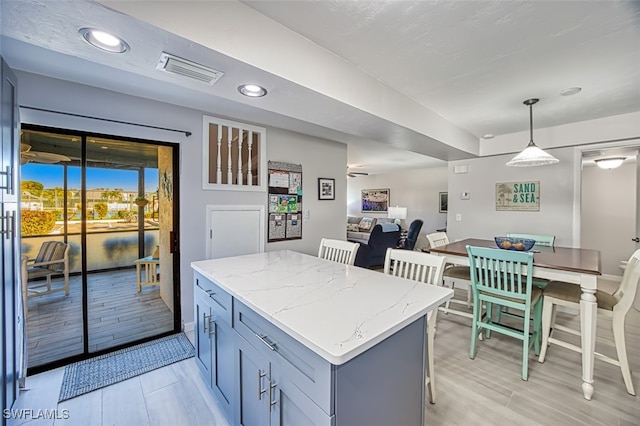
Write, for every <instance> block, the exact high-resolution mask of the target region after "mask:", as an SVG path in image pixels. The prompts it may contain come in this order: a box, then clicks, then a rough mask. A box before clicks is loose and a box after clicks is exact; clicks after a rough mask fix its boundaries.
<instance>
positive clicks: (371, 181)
mask: <svg viewBox="0 0 640 426" xmlns="http://www.w3.org/2000/svg"><path fill="white" fill-rule="evenodd" d="M377 188H389V198H390V200H389V201H390V204H391V205H392V206H400V207H407V219H406V220H405V221H403V222H404V223H403V227H404V228H405V229H406V228H408V226H409V224H410V223H411V221H412V220H414V219H422V220H423V221H424V224H423V225H422V230H421V231H420V237H419V239H418V242H417V243H416V247H417V248H420V247H427V246H428V243H427V239H426V237H425V235H426V234H427V233H431V232H435V230H436V229H440V228H444V227H445V226H446V220H447V215H446V214H445V213H439V211H438V210H439V193H440V192H447V168H446V167H433V168H427V169H415V170H406V171H402V172H398V173H387V174H381V175H371V176H359V177H356V178H350V179H348V181H347V215H348V216H363V215H365V214H363V213H362V212H361V210H360V209H361V204H360V191H361V190H363V189H377ZM366 216H370V217H387V215H386V213H378V214H376V213H366Z"/></svg>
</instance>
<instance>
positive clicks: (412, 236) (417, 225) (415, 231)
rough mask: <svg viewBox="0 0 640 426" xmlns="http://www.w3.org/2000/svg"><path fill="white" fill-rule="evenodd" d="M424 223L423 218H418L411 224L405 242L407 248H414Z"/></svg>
mask: <svg viewBox="0 0 640 426" xmlns="http://www.w3.org/2000/svg"><path fill="white" fill-rule="evenodd" d="M423 223H424V222H423V221H422V220H421V219H416V220H414V221H413V222H411V225H409V231H407V238H406V239H405V242H404V249H405V250H413V248H414V247H415V246H416V242H417V241H418V235H420V230H421V229H422V224H423Z"/></svg>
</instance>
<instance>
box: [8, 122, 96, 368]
mask: <svg viewBox="0 0 640 426" xmlns="http://www.w3.org/2000/svg"><path fill="white" fill-rule="evenodd" d="M20 148H21V163H22V166H21V184H20V186H21V192H22V200H21V206H20V207H21V214H22V250H21V254H22V256H23V257H26V258H28V259H34V260H35V259H36V258H37V257H38V253H39V251H40V249H41V248H42V247H43V244H44V243H47V242H50V241H61V242H64V243H67V244H69V245H70V249H69V255H68V256H69V263H68V264H69V272H70V274H71V275H70V276H69V280H68V282H69V286H68V288H69V292H68V294H67V292H66V289H65V277H64V273H62V271H63V268H62V269H60V270H59V271H60V272H58V273H55V274H53V275H51V277H50V283H49V282H48V280H47V278H46V277H42V276H40V277H38V276H37V275H38V274H37V273H35V274H34V273H29V272H28V273H27V276H28V281H27V282H26V283H24V284H23V292H24V293H26V306H25V308H26V320H27V348H28V350H27V360H28V361H27V367H28V368H32V367H34V366H38V365H43V364H49V363H53V362H56V361H59V360H61V359H64V358H68V357H71V356H76V355H81V354H82V353H83V352H84V343H85V342H84V333H83V321H82V304H83V299H84V293H83V291H82V287H83V286H82V275H81V274H79V272H81V271H82V261H81V258H82V244H81V239H80V235H81V234H80V227H79V226H75V224H76V223H77V224H79V223H81V221H82V216H81V212H80V211H79V210H77V206H79V205H80V196H79V194H80V193H81V180H80V170H81V168H80V158H81V157H82V144H81V139H80V137H78V136H74V135H62V134H55V133H48V132H32V131H28V130H23V132H22V137H21V144H20ZM27 267H28V268H31V267H35V265H34V264H33V263H31V262H29V263H28V264H27ZM73 272H76V274H73Z"/></svg>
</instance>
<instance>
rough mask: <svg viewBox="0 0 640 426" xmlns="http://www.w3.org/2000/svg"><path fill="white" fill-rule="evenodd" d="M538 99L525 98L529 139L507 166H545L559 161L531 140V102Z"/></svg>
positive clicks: (533, 102)
mask: <svg viewBox="0 0 640 426" xmlns="http://www.w3.org/2000/svg"><path fill="white" fill-rule="evenodd" d="M538 101H539V99H535V98H533V99H527V100H526V101H524V102H523V103H524V104H525V105H528V106H529V129H530V135H531V139H530V140H529V144H528V145H527V147H526V148H525V149H524V150H523V151H522V152H521V153H520V154H518V155H516V156H515V157H513V158H512V159H511V160H510V161H509V162H507V166H511V167H529V166H545V165H547V164H555V163H557V162H559V161H560V160H558V159H557V158H555V157H554V156H553V155H550V154H547V153H546V152H544V151H543V150H542V149H540V148H538V147H537V146H536V144H535V143H534V142H533V104H535V103H536V102H538Z"/></svg>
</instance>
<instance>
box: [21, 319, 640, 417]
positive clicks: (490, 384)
mask: <svg viewBox="0 0 640 426" xmlns="http://www.w3.org/2000/svg"><path fill="white" fill-rule="evenodd" d="M558 322H559V323H562V324H571V325H577V324H578V322H579V321H578V318H577V316H575V315H570V314H566V313H560V314H559V315H558ZM469 323H470V320H469V319H466V318H463V317H459V316H454V315H452V314H449V315H444V314H439V317H438V330H437V334H436V344H435V345H436V346H435V348H436V388H437V401H436V404H434V405H432V404H428V403H427V405H426V410H427V412H426V422H425V425H491V426H494V425H496V424H499V425H506V424H509V425H545V426H547V425H607V426H609V425H611V426H631V425H636V426H637V425H638V424H640V396H638V397H633V396H631V395H628V394H627V393H626V391H625V388H624V384H623V382H622V376H621V374H620V370H619V368H617V367H614V366H612V365H609V364H607V363H604V362H601V361H597V360H596V368H595V387H596V393H595V395H594V397H593V399H592V400H591V401H586V400H585V399H584V398H583V396H582V391H581V388H580V384H581V379H580V377H581V368H580V362H581V361H580V355H579V354H578V353H574V352H571V351H568V350H565V349H563V348H560V347H557V346H551V347H550V348H549V351H548V353H547V359H546V361H545V363H544V364H540V363H538V362H537V360H536V357H535V356H534V354H533V351H531V355H530V357H529V380H528V381H527V382H524V381H522V380H521V379H520V371H521V368H520V349H519V348H520V346H519V343H518V342H517V341H515V340H514V339H511V338H508V337H503V336H501V335H499V334H497V333H494V334H493V335H492V337H491V339H489V340H486V341H483V342H479V350H478V355H477V356H476V359H475V360H471V359H469V339H470V328H469ZM609 327H610V323H609V322H607V321H599V326H598V334H599V335H601V336H602V335H604V336H609V335H610V334H609ZM190 337H191V338H192V336H190ZM627 344H628V350H629V356H630V358H631V362H632V369H633V370H634V371H635V373H634V375H633V381H634V385H635V388H636V391H640V356H638V354H640V312H638V311H635V310H633V311H631V312H630V313H629V315H628V316H627ZM598 349H600V348H598ZM603 352H605V351H604V350H603ZM62 375H63V369H57V370H52V371H49V372H47V373H43V374H40V375H37V376H34V377H31V378H28V381H27V385H28V387H29V388H30V389H31V390H29V391H27V392H22V393H21V398H20V400H19V403H18V406H19V408H31V409H34V410H36V409H55V408H57V409H58V410H68V414H69V419H67V420H57V421H55V422H54V421H53V420H51V421H49V422H43V421H40V422H39V423H38V425H40V424H53V423H55V425H57V426H63V425H64V426H67V425H84V426H94V425H95V426H100V425H105V426H106V425H127V426H128V425H154V426H156V425H158V426H160V425H171V426H178V425H185V426H191V425H226V424H227V423H226V421H225V420H224V418H223V416H222V414H221V412H220V410H219V409H218V406H217V405H216V402H215V401H214V399H213V398H212V397H211V395H210V393H209V392H208V391H207V390H206V388H205V386H204V385H203V382H202V380H201V379H200V376H199V374H198V370H197V367H196V365H195V363H194V360H193V358H191V359H188V360H185V361H182V362H179V363H176V364H173V365H170V366H167V367H164V368H162V369H158V370H155V371H153V372H150V373H147V374H144V375H141V376H138V377H135V378H132V379H129V380H127V381H124V382H121V383H118V384H115V385H113V386H109V387H107V388H104V389H101V390H97V391H94V392H91V393H89V394H86V395H83V396H80V397H77V398H74V399H71V400H68V401H65V402H63V403H60V404H57V402H56V401H57V397H58V393H59V389H60V383H61V381H62ZM373 384H375V383H374V378H372V385H373ZM58 413H59V415H61V414H60V413H61V411H59V412H58ZM9 424H14V425H18V424H21V423H20V422H18V421H14V422H10V423H9ZM22 424H25V423H22ZM26 424H29V423H26ZM32 424H35V423H32ZM367 426H370V425H367ZM383 426H402V425H383Z"/></svg>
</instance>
